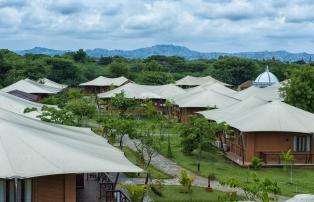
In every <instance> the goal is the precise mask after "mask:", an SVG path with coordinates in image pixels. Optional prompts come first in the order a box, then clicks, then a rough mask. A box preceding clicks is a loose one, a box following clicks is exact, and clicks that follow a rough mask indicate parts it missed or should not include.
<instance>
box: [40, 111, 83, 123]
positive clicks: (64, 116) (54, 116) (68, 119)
mask: <svg viewBox="0 0 314 202" xmlns="http://www.w3.org/2000/svg"><path fill="white" fill-rule="evenodd" d="M38 118H40V120H42V121H46V122H51V123H56V124H63V125H69V126H77V125H78V124H77V123H76V122H75V121H74V117H73V114H71V113H69V112H68V111H67V110H65V109H58V108H55V107H48V106H43V107H42V109H41V114H40V115H38Z"/></svg>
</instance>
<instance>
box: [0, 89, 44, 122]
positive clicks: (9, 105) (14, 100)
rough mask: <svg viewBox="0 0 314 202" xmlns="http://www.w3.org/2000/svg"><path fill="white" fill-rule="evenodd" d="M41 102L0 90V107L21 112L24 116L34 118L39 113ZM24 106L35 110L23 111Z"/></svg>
mask: <svg viewBox="0 0 314 202" xmlns="http://www.w3.org/2000/svg"><path fill="white" fill-rule="evenodd" d="M42 106H43V105H42V104H39V103H36V102H31V101H28V100H25V99H22V98H19V97H16V96H14V95H11V94H9V93H5V92H3V91H1V90H0V108H2V109H6V110H8V111H11V112H15V113H18V114H23V115H25V116H28V117H31V118H36V116H38V115H39V114H40V110H41V108H42ZM26 108H36V109H37V111H33V112H29V113H24V110H25V109H26Z"/></svg>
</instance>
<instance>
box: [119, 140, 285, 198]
mask: <svg viewBox="0 0 314 202" xmlns="http://www.w3.org/2000/svg"><path fill="white" fill-rule="evenodd" d="M136 141H137V140H131V139H130V138H129V137H128V136H125V137H124V138H123V144H124V146H127V147H129V148H130V149H132V150H134V151H136V147H135V142H136ZM144 157H145V159H146V158H147V155H145V154H144ZM151 165H153V166H154V167H155V168H157V169H159V170H161V171H163V172H165V173H167V174H169V175H171V176H173V179H167V180H164V184H165V185H179V182H178V177H179V174H180V173H181V171H182V170H186V169H184V168H182V167H181V166H179V165H178V164H176V163H175V162H173V161H172V160H170V159H168V158H166V157H164V156H162V155H161V154H159V153H158V154H156V155H155V156H154V157H153V158H152V160H151ZM186 171H187V172H188V173H189V174H190V175H194V174H193V173H192V172H190V171H188V170H186ZM207 184H208V180H207V178H205V177H201V176H196V178H195V180H194V182H193V185H194V186H198V187H207ZM211 187H212V188H213V189H216V190H220V191H223V192H228V191H236V192H237V193H238V194H240V195H243V194H244V191H243V190H242V189H230V188H229V187H226V186H223V185H221V184H220V183H219V182H218V181H215V180H214V181H211ZM287 199H288V197H284V196H279V201H286V200H287Z"/></svg>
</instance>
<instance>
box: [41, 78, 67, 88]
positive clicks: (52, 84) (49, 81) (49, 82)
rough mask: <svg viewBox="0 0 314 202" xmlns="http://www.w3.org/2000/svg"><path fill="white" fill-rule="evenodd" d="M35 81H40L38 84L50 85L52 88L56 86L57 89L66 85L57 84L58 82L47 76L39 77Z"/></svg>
mask: <svg viewBox="0 0 314 202" xmlns="http://www.w3.org/2000/svg"><path fill="white" fill-rule="evenodd" d="M37 82H38V83H40V84H44V85H46V86H50V87H53V88H58V89H61V90H62V89H65V88H67V87H68V86H67V85H63V84H59V83H57V82H54V81H51V80H49V79H47V78H43V79H39V80H38V81H37Z"/></svg>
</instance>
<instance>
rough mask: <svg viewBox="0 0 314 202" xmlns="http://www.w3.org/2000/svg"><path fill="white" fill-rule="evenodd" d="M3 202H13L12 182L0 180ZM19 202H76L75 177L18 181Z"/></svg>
mask: <svg viewBox="0 0 314 202" xmlns="http://www.w3.org/2000/svg"><path fill="white" fill-rule="evenodd" d="M2 183H4V184H5V186H2V187H1V188H2V190H1V192H2V196H3V194H4V193H5V194H4V195H5V197H4V198H5V199H3V198H2V199H0V200H1V201H3V202H10V201H14V199H15V194H14V184H15V183H14V180H2ZM0 196H1V194H0ZM18 201H20V202H76V175H75V174H67V175H51V176H41V177H34V178H30V179H25V180H18Z"/></svg>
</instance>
